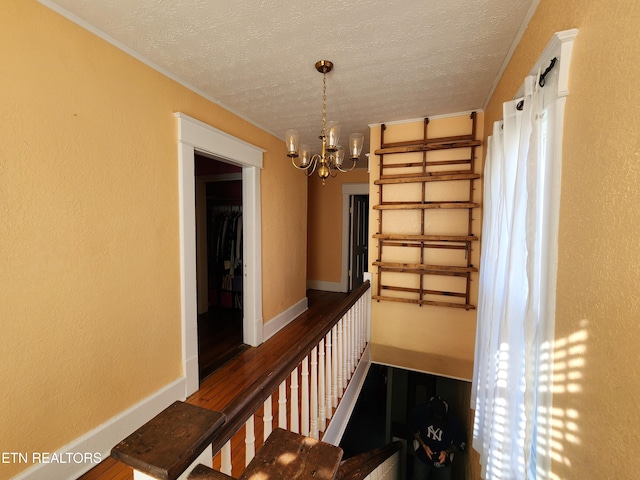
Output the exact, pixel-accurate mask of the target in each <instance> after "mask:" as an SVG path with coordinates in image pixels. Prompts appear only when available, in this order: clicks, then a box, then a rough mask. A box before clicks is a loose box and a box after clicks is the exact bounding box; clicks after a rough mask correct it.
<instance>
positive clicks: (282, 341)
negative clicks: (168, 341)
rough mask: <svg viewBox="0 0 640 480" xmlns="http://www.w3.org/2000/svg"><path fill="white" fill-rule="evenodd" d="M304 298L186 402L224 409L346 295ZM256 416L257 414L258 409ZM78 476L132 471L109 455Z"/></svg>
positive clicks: (111, 476) (118, 477) (126, 475)
mask: <svg viewBox="0 0 640 480" xmlns="http://www.w3.org/2000/svg"><path fill="white" fill-rule="evenodd" d="M307 297H308V299H309V309H308V310H307V311H305V312H304V313H303V314H302V315H300V316H299V317H297V318H296V319H295V320H294V321H293V322H291V323H290V324H289V325H287V326H286V327H285V328H283V329H282V330H280V331H279V332H278V333H276V334H275V335H274V336H273V337H271V338H270V339H269V340H267V341H266V342H264V343H263V344H262V345H260V346H258V347H247V348H246V349H244V350H243V351H242V352H240V353H239V354H238V355H236V356H235V357H233V358H231V359H230V360H228V361H227V362H226V363H224V364H223V365H221V366H220V367H219V368H217V369H216V370H215V371H214V372H213V373H211V375H209V376H208V377H207V378H206V379H205V380H203V381H201V384H200V389H199V390H198V391H197V392H195V393H194V394H193V395H191V396H190V397H189V398H188V399H187V400H186V401H187V403H191V404H193V405H199V406H201V407H204V408H209V409H211V410H215V411H222V410H224V408H225V407H226V406H227V405H228V404H229V403H230V401H231V400H232V399H233V398H235V397H236V396H237V395H239V394H240V393H241V392H242V391H243V390H244V389H245V388H247V387H249V386H250V385H251V384H252V383H253V382H254V381H256V379H258V378H260V377H261V376H262V375H263V374H265V373H267V372H268V371H269V370H270V366H271V365H273V364H274V363H275V362H276V361H277V360H278V359H280V358H281V357H283V356H286V355H287V352H288V351H290V350H291V349H293V348H294V347H295V345H296V344H297V341H298V339H299V338H301V337H302V336H304V334H305V333H306V332H308V331H309V330H311V329H315V328H318V326H319V325H320V324H322V322H328V321H330V319H331V315H330V313H331V312H332V310H333V308H334V305H335V304H336V303H338V302H340V301H341V300H343V299H344V298H345V297H347V294H345V293H333V292H322V291H318V290H309V291H308V292H307ZM257 415H258V416H259V415H260V412H258V414H257ZM276 415H277V402H275V401H274V418H277V416H276ZM257 423H258V424H260V423H262V422H257ZM128 433H131V432H128ZM128 433H127V434H128ZM261 436H262V432H256V440H257V441H258V440H261V439H262V438H261ZM239 448H241V447H239ZM214 464H215V461H214ZM236 469H237V467H236V466H234V473H235V471H236ZM79 479H80V480H133V470H132V469H131V468H130V467H128V466H127V465H124V464H122V463H120V462H117V461H116V460H114V459H112V458H111V457H109V458H107V459H105V460H104V461H103V462H102V463H100V464H99V465H97V466H96V467H94V468H93V469H91V470H89V471H88V472H87V473H85V474H84V475H82V476H81V477H79Z"/></svg>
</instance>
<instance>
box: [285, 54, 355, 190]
mask: <svg viewBox="0 0 640 480" xmlns="http://www.w3.org/2000/svg"><path fill="white" fill-rule="evenodd" d="M332 68H333V63H332V62H330V61H329V60H320V61H319V62H316V70H318V72H320V73H321V74H322V132H321V133H320V140H321V141H322V149H321V151H320V153H316V154H314V155H311V153H310V150H309V147H308V146H307V145H299V142H300V135H299V134H298V131H297V130H293V129H291V130H287V131H286V133H285V144H286V146H287V152H288V153H287V156H288V157H290V158H291V163H292V164H293V166H294V167H296V168H297V169H299V170H305V173H306V175H307V176H308V177H310V176H311V175H313V172H315V171H316V169H317V170H318V175H319V176H320V178H322V184H323V185H324V182H325V180H326V178H327V177H329V176H331V177H332V178H333V177H335V176H336V175H338V172H343V173H347V172H350V171H351V170H353V169H354V168H355V166H356V163H357V162H358V158H360V152H362V142H363V140H364V135H362V134H361V133H353V134H351V136H350V137H349V147H348V152H349V158H350V159H351V162H352V164H351V166H350V167H346V168H345V167H344V164H343V162H344V155H345V151H344V150H345V149H344V147H342V146H341V145H339V144H338V141H339V140H340V124H338V123H337V122H327V73H329V72H330V71H331V69H332ZM296 159H299V160H296Z"/></svg>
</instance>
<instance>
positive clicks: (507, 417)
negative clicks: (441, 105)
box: [471, 76, 557, 480]
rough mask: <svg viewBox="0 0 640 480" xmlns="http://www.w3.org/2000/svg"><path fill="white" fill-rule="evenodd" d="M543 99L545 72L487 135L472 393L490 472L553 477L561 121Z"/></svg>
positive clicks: (507, 479) (513, 478)
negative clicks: (543, 398) (544, 439)
mask: <svg viewBox="0 0 640 480" xmlns="http://www.w3.org/2000/svg"><path fill="white" fill-rule="evenodd" d="M542 97H543V96H542V94H541V91H540V88H539V86H538V84H537V76H531V77H528V78H526V79H525V84H524V97H523V98H522V99H521V100H522V102H523V104H522V109H521V110H520V109H518V108H516V107H517V105H518V103H519V102H520V99H518V100H514V101H511V102H507V103H505V104H504V112H503V115H504V117H503V120H502V121H500V122H496V123H495V124H494V127H493V135H492V136H491V137H489V141H488V142H487V157H486V163H485V172H484V203H483V215H484V216H483V225H482V250H481V257H480V281H479V299H478V328H477V333H476V349H475V352H476V353H475V364H474V376H473V386H472V399H471V407H472V408H473V409H474V410H475V422H474V432H473V447H474V449H475V450H477V451H478V452H479V453H480V462H481V465H482V477H483V478H485V479H487V480H489V479H491V480H518V479H528V478H536V477H537V476H538V478H543V477H541V476H539V475H540V472H541V468H542V467H540V465H542V463H544V462H543V461H541V459H540V458H539V457H540V455H539V454H540V452H539V451H538V450H539V448H538V445H537V443H536V441H535V438H536V436H537V434H538V429H539V428H540V427H539V425H538V418H539V415H538V412H539V405H538V402H539V395H538V394H539V391H540V385H539V382H538V380H539V377H540V375H539V374H540V369H541V365H540V361H539V360H540V353H541V349H542V348H544V347H545V346H544V345H541V343H543V342H544V338H546V334H547V333H548V331H547V330H545V329H548V323H549V322H548V320H549V319H547V318H545V317H544V308H541V303H542V302H544V301H547V293H546V292H545V288H547V287H548V286H547V285H546V284H545V282H544V281H542V279H543V278H545V277H544V276H545V275H547V273H548V271H547V269H548V268H549V267H548V264H547V263H548V262H549V252H548V251H546V248H545V247H544V245H546V242H547V241H548V240H549V237H550V235H551V236H553V233H549V232H548V231H547V227H546V226H545V215H546V213H547V212H548V210H549V208H550V204H549V201H550V199H549V195H548V192H549V188H548V187H549V178H548V177H549V175H550V172H551V169H549V168H548V167H547V166H546V163H547V162H548V161H550V159H551V157H552V155H550V153H552V152H551V151H550V143H549V142H548V140H549V136H550V132H553V129H554V125H553V118H549V117H550V116H551V117H553V115H552V110H549V109H548V108H546V107H545V105H544V104H543V98H542ZM551 108H552V107H551ZM556 235H557V234H556ZM542 331H544V333H545V334H544V335H541V332H542Z"/></svg>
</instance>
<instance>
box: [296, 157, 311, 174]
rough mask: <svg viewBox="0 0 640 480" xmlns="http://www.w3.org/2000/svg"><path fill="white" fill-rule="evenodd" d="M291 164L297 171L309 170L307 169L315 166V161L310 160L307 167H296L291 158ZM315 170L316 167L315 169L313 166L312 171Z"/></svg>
mask: <svg viewBox="0 0 640 480" xmlns="http://www.w3.org/2000/svg"><path fill="white" fill-rule="evenodd" d="M291 164H292V165H293V166H294V167H296V168H297V169H298V170H309V168H310V167H311V166H312V165H313V164H315V160H313V159H312V160H311V162H309V165H307V166H306V167H305V166H302V165H298V164H297V163H296V161H295V157H291ZM315 168H316V167H315V165H313V170H315ZM313 170H312V172H313Z"/></svg>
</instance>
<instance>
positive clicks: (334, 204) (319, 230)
mask: <svg viewBox="0 0 640 480" xmlns="http://www.w3.org/2000/svg"><path fill="white" fill-rule="evenodd" d="M345 183H369V174H368V173H367V170H366V169H361V168H357V169H354V170H352V171H351V172H349V173H340V174H339V175H338V176H337V177H336V178H328V179H327V180H326V182H325V185H324V186H323V185H322V180H321V179H320V177H318V176H317V175H313V176H311V177H309V209H308V215H309V219H308V240H307V242H308V251H309V257H308V258H307V279H308V280H315V281H322V282H336V283H337V282H340V276H341V271H342V256H341V255H342V185H343V184H345Z"/></svg>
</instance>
